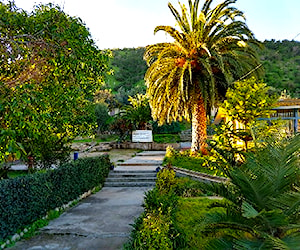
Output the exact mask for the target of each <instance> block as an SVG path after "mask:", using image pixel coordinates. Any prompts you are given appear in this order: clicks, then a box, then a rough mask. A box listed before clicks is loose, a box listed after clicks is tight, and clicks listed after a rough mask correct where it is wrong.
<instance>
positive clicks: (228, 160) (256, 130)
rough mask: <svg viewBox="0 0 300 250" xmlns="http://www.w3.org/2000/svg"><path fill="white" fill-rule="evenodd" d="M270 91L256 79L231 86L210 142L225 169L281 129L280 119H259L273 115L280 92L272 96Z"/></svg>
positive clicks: (238, 82)
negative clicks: (271, 120)
mask: <svg viewBox="0 0 300 250" xmlns="http://www.w3.org/2000/svg"><path fill="white" fill-rule="evenodd" d="M269 90H270V88H269V87H268V86H267V85H266V84H264V83H263V82H261V81H258V80H256V79H255V78H250V79H247V80H244V81H237V82H235V83H234V85H233V87H232V88H229V89H228V91H227V93H226V100H225V101H224V103H223V104H222V105H221V107H220V109H219V113H221V114H222V116H223V118H224V122H221V123H220V124H219V125H218V126H216V127H215V133H214V135H213V140H212V141H210V145H211V146H212V147H213V150H212V151H213V152H215V154H216V155H219V157H217V158H218V159H217V162H218V164H219V165H220V164H221V165H222V166H223V168H224V166H226V165H227V168H230V167H231V166H233V165H236V164H240V162H242V161H243V160H244V154H245V153H246V152H247V151H249V150H256V148H257V147H259V144H262V143H263V141H264V140H265V138H267V136H269V137H272V134H273V133H276V131H279V128H280V123H279V122H276V121H275V122H274V123H273V124H272V125H270V124H267V123H266V122H265V121H260V120H258V119H259V118H264V117H269V116H270V114H271V113H272V112H273V111H272V110H271V109H272V107H273V106H274V105H275V102H276V101H277V99H278V96H277V95H270V94H269ZM237 122H239V124H238V126H237V125H236V123H237Z"/></svg>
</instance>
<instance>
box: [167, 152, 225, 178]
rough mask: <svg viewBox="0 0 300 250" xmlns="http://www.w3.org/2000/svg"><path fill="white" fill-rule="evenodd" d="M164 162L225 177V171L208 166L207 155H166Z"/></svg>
mask: <svg viewBox="0 0 300 250" xmlns="http://www.w3.org/2000/svg"><path fill="white" fill-rule="evenodd" d="M164 164H171V165H172V166H174V167H178V168H184V169H188V170H193V171H196V172H200V173H204V174H210V175H214V176H220V177H224V174H223V172H221V171H220V170H219V169H217V168H216V167H214V166H208V164H207V159H206V158H205V157H190V156H187V155H174V156H171V157H166V158H165V159H164Z"/></svg>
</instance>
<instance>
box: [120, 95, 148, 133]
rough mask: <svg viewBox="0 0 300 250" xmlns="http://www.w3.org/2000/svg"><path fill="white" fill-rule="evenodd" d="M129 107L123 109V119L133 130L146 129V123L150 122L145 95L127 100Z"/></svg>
mask: <svg viewBox="0 0 300 250" xmlns="http://www.w3.org/2000/svg"><path fill="white" fill-rule="evenodd" d="M128 100H129V102H130V105H126V106H125V107H124V109H125V114H124V116H123V117H124V118H125V119H126V120H128V121H129V122H130V123H131V124H132V127H133V128H134V129H146V126H147V123H148V122H149V121H151V120H152V118H151V110H150V106H149V100H148V98H147V96H146V95H141V94H137V95H136V96H135V97H131V96H130V97H129V98H128Z"/></svg>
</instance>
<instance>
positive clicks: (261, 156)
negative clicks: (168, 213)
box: [201, 135, 300, 249]
mask: <svg viewBox="0 0 300 250" xmlns="http://www.w3.org/2000/svg"><path fill="white" fill-rule="evenodd" d="M299 153H300V135H297V136H295V137H294V138H291V139H289V140H283V141H280V142H272V143H270V144H268V145H267V146H266V147H265V148H263V149H261V150H259V151H258V152H256V153H250V154H249V155H248V157H246V162H245V163H244V165H242V166H241V167H234V168H233V169H229V170H227V175H228V176H229V177H230V182H229V183H226V184H207V183H206V184H205V183H203V184H201V185H203V189H204V190H206V191H211V192H214V193H215V194H217V195H220V196H222V197H224V198H226V200H223V201H221V202H217V203H216V204H215V205H214V206H215V207H223V208H224V210H223V211H222V212H221V211H220V210H218V211H217V210H214V211H215V212H212V213H210V214H209V215H208V216H207V218H206V220H205V222H204V224H205V225H206V233H210V234H211V235H213V236H214V238H215V239H214V240H213V242H211V243H210V247H208V248H209V249H300V245H299V242H300V168H299V165H300V160H299Z"/></svg>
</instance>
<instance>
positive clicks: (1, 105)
mask: <svg viewBox="0 0 300 250" xmlns="http://www.w3.org/2000/svg"><path fill="white" fill-rule="evenodd" d="M0 12H1V13H0V14H1V15H0V16H1V18H0V23H1V25H0V27H1V28H0V34H1V35H0V40H1V43H0V53H1V59H0V60H1V65H2V67H1V69H0V89H1V90H0V97H1V98H0V128H1V131H0V160H1V162H3V161H9V160H10V158H20V156H21V155H23V156H24V157H25V158H27V156H30V157H31V156H34V157H35V159H36V160H37V161H41V162H47V161H48V159H49V155H45V153H47V154H49V151H50V152H56V153H59V152H64V151H65V147H64V146H65V145H66V144H67V143H68V142H69V141H70V140H72V139H73V138H74V137H75V136H77V135H79V134H80V133H82V131H93V128H94V125H95V119H94V117H93V116H91V115H90V114H93V111H92V108H93V106H92V105H91V101H92V99H93V93H94V92H95V90H97V89H98V88H99V87H100V85H101V82H102V81H103V76H104V74H105V72H106V71H107V60H108V54H106V53H104V52H101V51H100V50H98V49H97V47H96V46H95V44H94V42H93V40H92V39H91V38H90V33H89V31H88V29H87V28H86V27H85V25H84V24H83V22H82V21H81V20H80V19H79V18H73V17H70V16H68V15H66V14H65V13H64V12H63V11H62V10H61V9H60V8H59V7H56V6H53V5H51V4H49V5H40V6H36V7H35V9H34V10H33V12H32V13H27V12H25V11H23V10H21V9H18V8H17V7H16V6H15V5H14V3H9V4H7V5H5V4H3V3H0ZM45 149H46V150H45ZM65 152H66V151H65ZM62 158H64V156H63V155H62ZM47 165H51V158H50V162H47Z"/></svg>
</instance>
